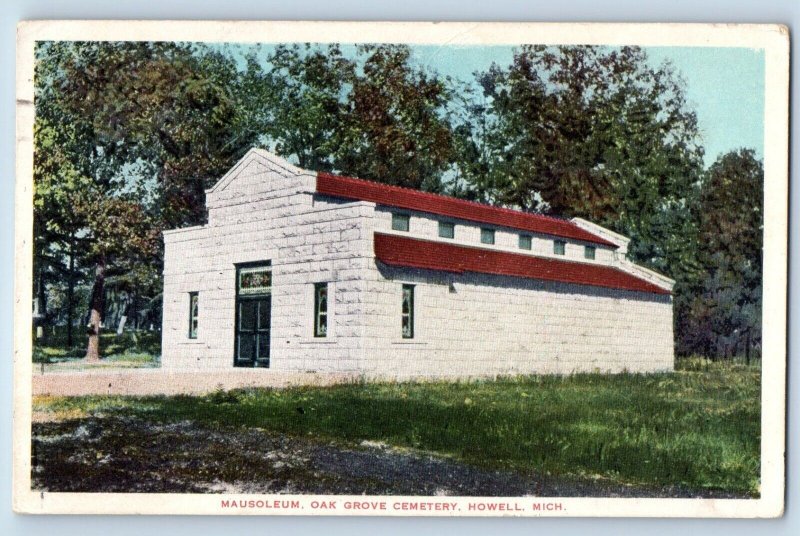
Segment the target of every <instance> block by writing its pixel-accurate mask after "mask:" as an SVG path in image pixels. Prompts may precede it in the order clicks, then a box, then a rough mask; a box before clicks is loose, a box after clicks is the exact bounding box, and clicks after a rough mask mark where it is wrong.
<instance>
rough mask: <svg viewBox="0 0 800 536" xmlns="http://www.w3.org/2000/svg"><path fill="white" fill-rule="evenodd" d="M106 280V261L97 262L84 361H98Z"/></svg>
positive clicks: (103, 259) (102, 258)
mask: <svg viewBox="0 0 800 536" xmlns="http://www.w3.org/2000/svg"><path fill="white" fill-rule="evenodd" d="M105 278H106V260H105V258H104V257H101V258H100V260H98V261H97V268H96V269H95V273H94V285H93V286H92V301H91V312H90V313H89V344H88V345H87V347H86V361H99V360H100V326H101V323H102V321H103V291H104V288H103V287H104V286H105Z"/></svg>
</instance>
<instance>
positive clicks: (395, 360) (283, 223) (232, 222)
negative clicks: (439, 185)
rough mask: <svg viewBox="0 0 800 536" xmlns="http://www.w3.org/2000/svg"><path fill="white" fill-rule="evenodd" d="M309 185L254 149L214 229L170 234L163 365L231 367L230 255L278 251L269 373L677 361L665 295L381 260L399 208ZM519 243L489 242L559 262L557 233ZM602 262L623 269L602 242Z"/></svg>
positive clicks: (466, 235)
mask: <svg viewBox="0 0 800 536" xmlns="http://www.w3.org/2000/svg"><path fill="white" fill-rule="evenodd" d="M314 187H315V184H314V176H313V174H310V173H308V172H304V171H303V170H297V169H296V168H292V167H291V166H289V165H288V164H286V165H283V164H282V163H281V162H280V161H279V159H275V158H274V157H265V156H264V155H263V154H262V153H260V152H252V153H249V154H248V157H246V158H245V159H244V160H243V161H242V162H241V163H240V164H239V165H238V166H237V167H236V168H234V171H233V172H231V173H230V174H229V175H226V177H225V178H223V179H222V180H221V181H220V183H218V185H217V186H215V188H213V189H212V190H210V191H209V192H207V194H208V199H207V206H208V208H209V224H208V225H207V226H204V227H197V228H191V229H184V230H177V231H169V232H167V233H165V235H164V240H165V267H164V320H163V345H162V352H163V357H162V362H163V365H164V367H167V368H190V369H209V370H214V369H217V370H218V369H228V368H231V367H232V366H233V350H234V321H235V314H234V308H235V265H236V264H238V263H244V262H253V261H267V260H269V261H271V262H272V270H273V291H272V338H271V363H270V368H271V369H273V370H278V371H288V370H298V371H309V370H313V371H317V372H361V373H364V374H365V375H368V376H380V377H396V378H404V377H417V376H424V377H435V376H447V377H454V376H476V375H479V376H485V375H503V374H526V373H569V372H574V371H594V370H601V371H611V372H619V371H622V370H630V371H651V370H667V369H671V368H672V365H673V343H672V304H671V301H670V298H669V297H664V296H656V295H652V294H643V293H635V292H627V291H613V290H604V289H598V288H592V287H585V286H577V285H567V284H554V283H546V282H542V281H534V280H525V279H520V278H511V277H502V276H489V275H479V274H464V275H459V276H452V275H448V274H445V273H439V272H431V271H417V270H407V269H394V268H388V267H379V266H378V265H377V264H376V261H375V258H374V254H373V236H374V231H375V230H382V231H386V230H389V229H391V212H390V211H389V210H388V209H385V208H382V207H375V205H374V204H371V203H366V202H348V201H343V200H336V199H330V198H324V197H321V196H317V195H315V194H313V191H314ZM411 214H412V218H411V228H410V232H409V233H407V234H408V236H416V237H420V238H427V239H438V218H436V217H434V216H430V215H426V214H420V213H411ZM456 224H457V226H456V237H455V240H454V241H449V242H454V243H464V244H469V245H480V227H481V226H480V225H479V224H472V223H469V222H459V221H457V220H456ZM403 234H406V233H403ZM517 240H518V234H517V233H516V232H513V231H512V230H509V229H504V228H496V244H495V246H487V247H492V248H495V249H498V250H504V251H514V252H518V253H530V254H536V255H547V256H553V253H552V237H544V236H534V241H533V244H534V247H533V251H531V252H526V251H525V250H520V249H518V242H517ZM557 257H558V258H562V259H563V258H564V257H563V256H557ZM566 258H568V259H572V260H581V261H582V260H584V259H583V247H582V244H581V243H577V242H568V244H567V255H566ZM593 262H595V263H606V264H615V265H618V260H617V259H616V257H615V256H614V253H613V250H612V249H610V248H602V247H598V248H597V258H596V260H595V261H593ZM316 282H328V284H329V287H328V292H329V296H330V299H329V322H328V324H329V334H328V337H326V338H324V339H320V338H315V337H313V331H312V330H313V328H312V326H313V284H314V283H316ZM404 282H405V283H412V284H415V285H416V287H415V309H416V310H415V337H414V339H413V340H408V339H402V337H401V330H400V327H401V316H400V305H401V302H400V299H401V286H402V284H403V283H404ZM189 292H199V328H198V334H197V339H189V338H188V329H189ZM264 372H265V373H269V372H268V371H264Z"/></svg>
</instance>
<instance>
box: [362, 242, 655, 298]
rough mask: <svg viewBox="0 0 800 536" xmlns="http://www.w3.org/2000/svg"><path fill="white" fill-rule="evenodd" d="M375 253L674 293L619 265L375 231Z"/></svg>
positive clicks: (442, 265) (418, 262) (455, 267)
mask: <svg viewBox="0 0 800 536" xmlns="http://www.w3.org/2000/svg"><path fill="white" fill-rule="evenodd" d="M374 248H375V256H376V257H377V259H378V260H379V261H381V262H382V263H384V264H388V265H390V266H403V267H407V268H421V269H429V270H439V271H445V272H452V273H463V272H476V273H483V274H494V275H505V276H514V277H524V278H528V279H540V280H544V281H556V282H560V283H573V284H578V285H589V286H593V287H603V288H613V289H621V290H631V291H637V292H649V293H652V294H666V295H668V294H671V292H670V291H669V290H667V289H665V288H662V287H659V286H657V285H655V284H653V283H651V282H649V281H646V280H644V279H641V278H639V277H636V276H634V275H632V274H629V273H628V272H623V271H622V270H619V269H618V268H614V267H612V266H604V265H594V264H589V263H582V262H571V261H562V260H559V259H549V258H544V257H534V256H532V255H522V254H519V253H509V252H504V251H492V250H489V249H484V248H478V247H468V246H459V245H455V244H446V243H443V242H437V241H432V240H421V239H417V238H406V237H403V236H396V235H389V234H383V233H375V245H374Z"/></svg>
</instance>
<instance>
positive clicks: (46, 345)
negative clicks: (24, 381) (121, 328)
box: [33, 326, 161, 367]
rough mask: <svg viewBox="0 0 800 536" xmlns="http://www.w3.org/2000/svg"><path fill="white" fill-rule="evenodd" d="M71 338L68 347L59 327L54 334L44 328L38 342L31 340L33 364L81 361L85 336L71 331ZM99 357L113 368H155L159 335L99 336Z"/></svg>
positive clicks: (104, 334) (64, 330)
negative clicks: (112, 365) (113, 364)
mask: <svg viewBox="0 0 800 536" xmlns="http://www.w3.org/2000/svg"><path fill="white" fill-rule="evenodd" d="M73 336H74V337H73V344H72V345H71V346H68V345H67V333H66V328H64V327H63V326H59V327H57V328H55V331H53V329H52V328H50V327H48V328H46V329H45V336H44V337H43V338H42V339H36V338H35V337H34V339H33V362H34V363H37V364H42V363H44V364H55V363H70V362H77V361H78V360H80V359H82V358H83V357H84V355H86V345H87V343H88V336H87V335H86V333H84V332H82V331H81V330H80V329H79V328H75V330H74V332H73ZM100 355H101V357H102V358H103V359H104V361H105V362H107V363H109V364H111V363H115V364H116V366H126V367H131V366H146V367H152V366H158V364H159V356H160V355H161V332H158V331H126V332H124V333H123V334H122V335H119V336H118V335H117V334H116V332H115V331H114V330H109V331H104V332H101V333H100ZM76 366H77V363H76Z"/></svg>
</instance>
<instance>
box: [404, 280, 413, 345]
mask: <svg viewBox="0 0 800 536" xmlns="http://www.w3.org/2000/svg"><path fill="white" fill-rule="evenodd" d="M401 316H402V322H401V326H402V333H403V338H404V339H413V338H414V285H403V303H402V308H401Z"/></svg>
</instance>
